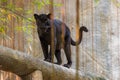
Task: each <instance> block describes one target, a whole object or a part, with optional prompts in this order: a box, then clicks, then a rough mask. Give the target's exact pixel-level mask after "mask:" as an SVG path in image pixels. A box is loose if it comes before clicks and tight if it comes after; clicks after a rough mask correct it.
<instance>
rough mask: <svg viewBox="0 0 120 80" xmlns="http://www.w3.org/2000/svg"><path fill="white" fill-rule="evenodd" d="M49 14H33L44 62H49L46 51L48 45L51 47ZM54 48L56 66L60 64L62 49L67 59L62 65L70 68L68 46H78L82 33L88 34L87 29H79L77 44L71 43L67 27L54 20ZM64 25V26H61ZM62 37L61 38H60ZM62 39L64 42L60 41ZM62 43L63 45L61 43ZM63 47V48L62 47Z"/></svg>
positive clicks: (48, 53)
mask: <svg viewBox="0 0 120 80" xmlns="http://www.w3.org/2000/svg"><path fill="white" fill-rule="evenodd" d="M50 17H51V14H48V15H47V14H40V15H38V14H34V18H35V20H36V24H37V31H38V35H39V39H40V42H41V45H42V49H43V53H44V58H45V59H44V60H46V61H49V62H51V50H50V51H48V45H50V46H51V23H52V22H51V21H52V20H51V19H50ZM53 25H54V40H53V41H54V46H55V56H56V59H57V63H56V64H59V65H60V64H61V63H62V59H61V49H62V48H63V49H64V51H65V55H66V58H67V61H68V62H67V64H64V66H65V67H68V68H70V67H71V65H72V60H71V47H70V45H71V44H72V45H74V46H76V45H78V44H80V43H81V40H82V32H83V31H85V32H88V29H87V28H86V27H84V26H82V27H81V28H80V36H79V40H78V41H77V42H75V41H73V40H72V38H71V36H70V30H69V28H68V27H67V25H66V24H65V23H63V22H61V21H60V20H57V19H54V20H53ZM63 25H64V26H63ZM61 36H62V37H61ZM62 38H63V39H64V40H62ZM63 41H64V43H63ZM62 45H63V46H62Z"/></svg>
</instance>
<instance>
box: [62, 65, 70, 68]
mask: <svg viewBox="0 0 120 80" xmlns="http://www.w3.org/2000/svg"><path fill="white" fill-rule="evenodd" d="M63 66H64V67H67V68H70V67H71V64H64V65H63Z"/></svg>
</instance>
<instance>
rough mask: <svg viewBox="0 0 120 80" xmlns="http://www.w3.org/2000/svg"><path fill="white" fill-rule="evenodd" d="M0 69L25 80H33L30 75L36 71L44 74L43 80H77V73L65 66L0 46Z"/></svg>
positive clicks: (87, 79) (97, 78) (95, 78)
mask: <svg viewBox="0 0 120 80" xmlns="http://www.w3.org/2000/svg"><path fill="white" fill-rule="evenodd" d="M0 69H1V70H4V71H9V72H12V73H15V74H16V75H18V76H20V77H21V78H22V79H23V80H31V78H30V77H29V75H31V73H33V72H34V71H36V70H40V71H41V72H42V74H43V80H75V78H76V71H75V70H74V69H68V68H65V67H63V66H59V65H55V64H51V63H48V62H45V61H42V60H40V59H38V58H35V57H33V56H32V55H28V54H27V53H23V52H19V51H16V50H12V49H10V48H7V47H3V46H0ZM93 78H94V80H104V79H103V78H99V77H88V76H82V74H81V73H80V72H79V80H92V79H93Z"/></svg>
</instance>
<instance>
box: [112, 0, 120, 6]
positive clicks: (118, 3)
mask: <svg viewBox="0 0 120 80" xmlns="http://www.w3.org/2000/svg"><path fill="white" fill-rule="evenodd" d="M112 3H113V4H114V5H115V6H116V7H120V2H119V1H118V0H112Z"/></svg>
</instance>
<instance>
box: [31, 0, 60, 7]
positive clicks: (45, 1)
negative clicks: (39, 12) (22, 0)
mask: <svg viewBox="0 0 120 80" xmlns="http://www.w3.org/2000/svg"><path fill="white" fill-rule="evenodd" d="M33 4H35V5H36V6H37V8H38V9H41V8H42V7H44V6H46V5H50V4H51V2H50V0H43V1H40V0H34V2H33ZM53 6H54V7H60V6H62V4H60V3H53Z"/></svg>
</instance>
